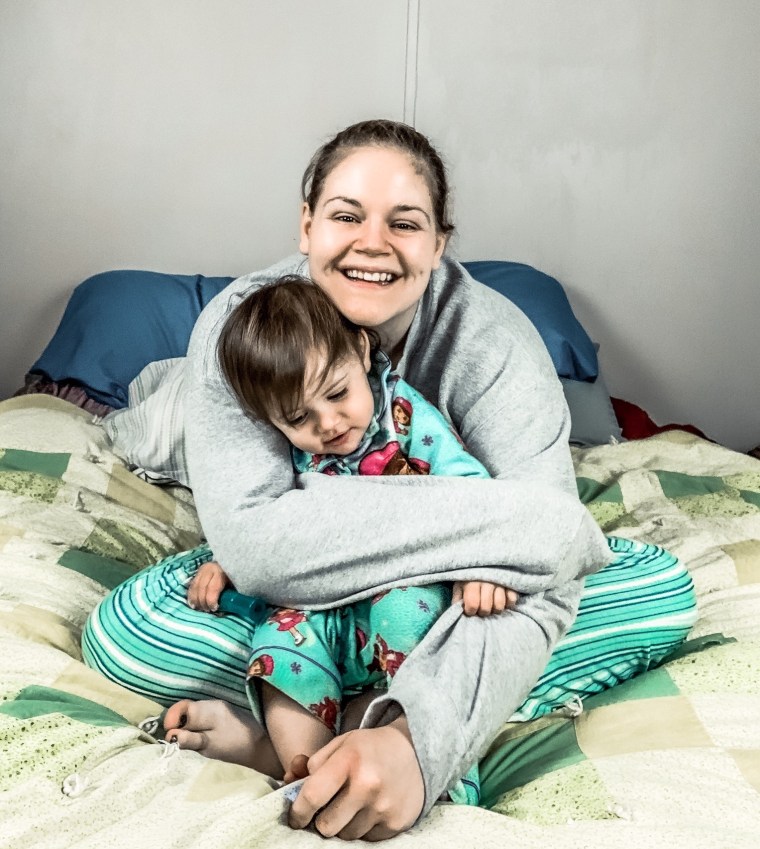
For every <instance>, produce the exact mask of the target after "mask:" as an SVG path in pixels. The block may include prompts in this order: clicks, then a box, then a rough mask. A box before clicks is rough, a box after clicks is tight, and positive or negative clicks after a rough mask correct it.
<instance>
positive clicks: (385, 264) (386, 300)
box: [300, 147, 446, 352]
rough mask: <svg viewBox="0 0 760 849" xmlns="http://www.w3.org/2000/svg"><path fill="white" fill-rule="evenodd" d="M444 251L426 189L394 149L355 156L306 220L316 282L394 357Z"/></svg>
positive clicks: (305, 247) (334, 175)
mask: <svg viewBox="0 0 760 849" xmlns="http://www.w3.org/2000/svg"><path fill="white" fill-rule="evenodd" d="M445 244H446V239H445V237H444V236H443V235H441V234H439V233H438V232H437V230H436V226H435V218H434V215H433V205H432V201H431V199H430V192H429V190H428V187H427V183H426V182H425V180H424V178H423V177H422V176H421V175H419V174H418V173H417V172H416V171H415V169H414V166H413V165H412V162H411V160H410V158H409V157H408V156H407V155H406V154H404V153H402V152H401V151H399V150H396V149H394V148H386V147H363V148H359V149H358V150H356V151H355V152H354V153H351V154H350V155H349V156H347V157H346V158H345V159H344V160H343V161H342V162H341V163H340V164H339V165H337V166H336V167H335V168H334V169H333V170H332V171H331V172H330V174H329V175H328V176H327V178H326V179H325V182H324V186H323V189H322V194H321V195H320V197H319V198H318V200H317V203H316V207H315V209H314V210H310V209H309V207H308V205H307V204H304V208H303V212H302V216H301V243H300V249H301V251H302V252H303V253H305V254H308V257H309V271H310V274H311V276H312V278H313V280H314V281H315V282H316V283H317V284H318V285H319V286H321V287H322V289H324V290H325V292H327V294H328V295H330V297H331V298H332V299H333V300H334V301H335V303H336V304H337V306H338V309H339V310H340V311H341V312H342V313H343V315H345V316H346V317H347V318H348V319H350V320H351V321H353V322H354V323H356V324H359V325H362V326H365V327H373V328H375V329H376V330H377V331H378V333H379V334H380V337H381V340H382V343H383V347H384V348H385V349H386V351H389V352H390V351H392V350H393V348H394V347H395V346H396V345H398V343H399V342H400V341H401V340H402V339H403V338H404V335H405V334H406V332H407V330H408V329H409V325H410V324H411V323H412V319H413V318H414V313H415V310H416V308H417V303H418V301H419V300H420V298H421V297H422V295H423V293H424V291H425V289H426V287H427V285H428V282H429V280H430V274H431V272H432V271H433V269H435V268H438V266H439V264H440V261H441V255H442V254H443V249H444V247H445Z"/></svg>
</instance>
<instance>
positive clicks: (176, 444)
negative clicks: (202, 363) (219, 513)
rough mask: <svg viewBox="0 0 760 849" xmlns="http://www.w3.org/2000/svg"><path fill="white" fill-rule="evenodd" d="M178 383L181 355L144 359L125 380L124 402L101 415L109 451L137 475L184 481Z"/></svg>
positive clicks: (152, 479)
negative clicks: (111, 448) (133, 375)
mask: <svg viewBox="0 0 760 849" xmlns="http://www.w3.org/2000/svg"><path fill="white" fill-rule="evenodd" d="M184 386H185V358H184V357H176V358H174V359H170V360H158V361H156V362H154V363H149V364H148V365H147V366H145V368H144V369H143V370H142V371H141V372H140V374H138V375H137V377H136V378H135V379H134V380H133V381H132V382H131V383H130V384H129V393H128V394H129V406H128V407H126V408H125V409H123V410H115V411H114V412H112V413H109V414H108V415H107V416H105V417H104V418H103V422H102V424H103V427H104V428H105V430H106V433H107V434H108V435H109V437H110V438H111V441H112V442H113V445H114V450H115V451H116V453H117V454H119V456H121V457H123V458H124V460H125V461H126V462H127V463H128V464H129V466H130V468H131V469H132V471H133V472H134V473H135V474H136V475H138V476H139V477H141V478H143V480H147V481H150V482H151V483H175V482H176V483H181V484H182V485H183V486H188V487H189V486H190V478H189V477H188V473H187V456H186V453H185V415H184V399H183V393H184Z"/></svg>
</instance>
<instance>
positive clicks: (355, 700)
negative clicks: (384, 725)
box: [341, 689, 383, 734]
mask: <svg viewBox="0 0 760 849" xmlns="http://www.w3.org/2000/svg"><path fill="white" fill-rule="evenodd" d="M382 692H383V691H382V690H377V689H372V690H366V691H365V692H363V693H361V695H358V696H353V697H352V698H350V699H348V700H347V701H346V703H345V706H344V709H343V724H342V725H341V733H342V734H344V733H345V732H346V731H355V730H356V729H357V728H358V727H359V726H360V725H361V724H362V719H364V714H365V713H366V711H367V708H368V707H369V706H370V704H371V702H373V701H374V700H375V699H376V698H377V697H378V696H379V695H380V694H381V693H382Z"/></svg>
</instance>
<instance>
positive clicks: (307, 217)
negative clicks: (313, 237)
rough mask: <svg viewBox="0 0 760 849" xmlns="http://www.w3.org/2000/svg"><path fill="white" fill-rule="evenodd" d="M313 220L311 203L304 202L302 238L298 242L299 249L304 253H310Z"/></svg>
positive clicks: (302, 209) (302, 208)
mask: <svg viewBox="0 0 760 849" xmlns="http://www.w3.org/2000/svg"><path fill="white" fill-rule="evenodd" d="M311 222H312V215H311V210H310V209H309V204H308V203H306V202H304V205H303V206H302V207H301V231H300V232H301V238H300V241H299V243H298V250H299V251H301V253H302V254H306V256H308V255H309V236H310V233H311Z"/></svg>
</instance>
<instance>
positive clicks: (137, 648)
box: [82, 537, 697, 720]
mask: <svg viewBox="0 0 760 849" xmlns="http://www.w3.org/2000/svg"><path fill="white" fill-rule="evenodd" d="M607 540H608V544H609V546H610V549H611V550H612V552H613V553H614V554H615V559H614V560H613V562H612V563H610V564H609V565H608V566H606V567H605V568H604V569H602V570H601V571H599V572H596V573H595V574H593V575H589V576H588V577H587V578H586V583H585V589H584V592H583V596H582V598H581V602H580V606H579V609H578V615H577V618H576V620H575V622H574V624H573V626H572V627H571V628H570V630H569V631H568V632H567V633H566V634H565V636H564V637H563V638H562V639H561V640H559V642H558V643H557V645H556V647H555V649H554V653H553V654H552V656H551V658H550V660H549V663H548V665H547V667H546V669H545V670H544V673H543V675H542V676H541V678H540V679H539V680H538V682H537V683H536V685H535V687H534V688H533V689H532V690H531V692H530V693H529V695H528V697H527V699H526V700H525V701H524V702H523V704H522V705H521V706H520V707H519V708H518V710H517V711H516V712H515V713H514V714H513V716H512V717H511V719H512V720H528V719H534V718H536V717H539V716H542V715H544V714H546V713H549V712H550V711H552V710H555V709H557V708H559V707H562V706H565V705H567V704H569V703H573V702H577V699H579V698H580V699H584V698H586V697H588V696H590V695H593V694H594V693H598V692H601V691H602V690H605V689H608V688H609V687H611V686H613V685H614V684H617V683H619V682H621V681H625V680H627V679H629V678H631V677H633V676H634V675H636V674H638V673H640V672H643V671H645V670H646V669H649V668H650V667H652V666H655V665H657V664H658V663H659V662H660V661H661V660H662V659H663V658H664V657H666V656H667V655H668V654H669V653H670V652H672V651H673V650H674V649H675V648H677V647H678V646H679V645H680V644H681V643H682V642H683V641H684V640H685V639H686V636H687V635H688V633H689V630H690V629H691V627H692V625H693V624H694V622H695V621H696V618H697V609H696V599H695V595H694V587H693V584H692V581H691V577H690V576H689V573H688V572H687V571H686V569H685V567H684V566H683V565H682V564H681V562H680V561H679V560H678V559H677V558H675V557H674V556H673V555H672V554H670V553H669V552H668V551H665V550H664V549H662V548H659V547H657V546H654V545H648V544H645V543H640V542H634V541H631V540H627V539H622V538H619V537H608V538H607ZM211 559H213V557H212V554H211V551H210V549H209V548H208V547H207V546H201V547H199V548H197V549H193V550H192V551H189V552H183V553H181V554H175V555H172V556H171V557H168V558H166V559H165V560H162V561H160V562H159V563H157V564H155V565H153V566H150V567H148V568H147V569H144V570H142V571H141V572H139V573H137V574H136V575H134V576H133V577H131V578H129V579H128V580H127V581H125V582H124V583H123V584H121V585H119V586H118V587H116V588H115V589H114V590H113V591H112V592H111V593H110V594H109V595H108V596H106V597H105V598H104V599H103V600H102V601H101V602H100V604H99V605H98V606H97V607H96V608H95V610H94V611H93V612H92V614H91V615H90V617H89V619H88V620H87V623H86V625H85V628H84V632H83V634H82V651H83V655H84V659H85V662H86V663H87V664H88V665H89V666H91V667H93V668H94V669H97V670H99V671H100V672H102V673H103V674H104V675H105V676H106V677H108V678H109V679H111V680H112V681H115V682H116V683H118V684H121V685H123V686H124V687H127V688H128V689H129V690H132V691H133V692H136V693H140V694H141V695H144V696H147V697H148V698H150V699H153V700H154V701H156V702H159V703H160V704H163V705H167V706H168V705H171V704H173V703H174V702H176V701H178V700H179V699H183V698H189V699H214V698H216V699H223V700H224V701H227V702H229V703H231V704H234V705H237V706H238V707H243V708H247V707H249V701H248V696H247V693H246V674H247V670H248V663H249V658H250V653H251V647H252V645H253V644H254V634H255V630H256V628H255V626H254V624H253V623H251V622H249V621H246V620H245V619H243V618H240V617H238V616H234V615H224V616H215V615H212V614H209V613H205V612H202V611H196V610H192V609H191V608H190V607H188V605H187V587H188V585H189V583H190V581H191V580H192V577H193V575H194V574H195V572H196V570H197V569H198V567H199V566H200V565H201V564H202V563H204V562H206V561H208V560H211ZM503 615H509V614H508V613H507V614H503Z"/></svg>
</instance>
